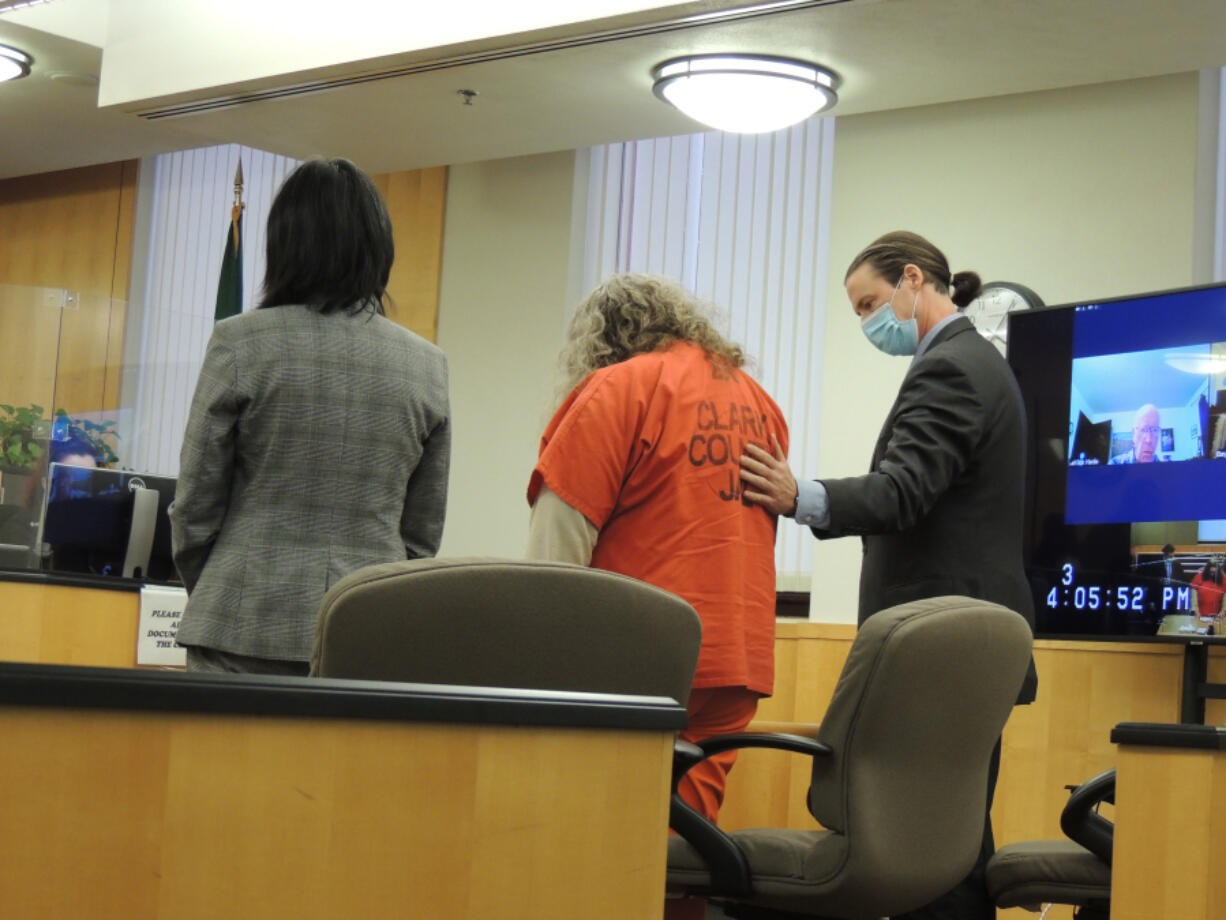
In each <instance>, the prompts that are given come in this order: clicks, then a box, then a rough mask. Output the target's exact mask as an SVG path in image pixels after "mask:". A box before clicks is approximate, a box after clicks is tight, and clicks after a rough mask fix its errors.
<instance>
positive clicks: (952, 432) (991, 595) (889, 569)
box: [813, 317, 1038, 703]
mask: <svg viewBox="0 0 1226 920" xmlns="http://www.w3.org/2000/svg"><path fill="white" fill-rule="evenodd" d="M1025 424H1026V423H1025V415H1024V411H1023V409H1022V400H1021V395H1020V393H1019V392H1018V388H1017V383H1016V381H1015V380H1014V377H1013V372H1012V371H1011V370H1010V369H1009V366H1008V364H1006V363H1005V361H1004V359H1003V358H1002V357H1001V356H1000V354H999V352H997V350H996V349H995V348H994V347H993V346H992V345H991V344H989V343H988V342H987V341H986V340H985V339H984V338H982V337H981V336H980V335H978V334H977V333H976V332H975V329H974V327H973V326H972V325H971V323H970V321H969V320H967V319H965V318H962V317H959V318H958V319H955V320H954V321H953V322H951V323H950V324H949V325H948V326H946V327H945V328H943V329H942V330H941V331H940V332H939V333H937V336H936V338H935V339H934V340H933V342H932V344H931V345H930V346H929V348H928V350H927V351H926V352H924V354H923V356H921V357H920V358H919V360H917V361H915V362H914V363H913V364H912V365H911V368H910V369H909V370H908V371H907V375H906V376H905V377H904V378H903V382H902V387H901V388H900V390H899V393H898V398H897V399H896V400H895V402H894V406H893V408H892V409H890V414H889V416H888V417H887V418H886V421H885V426H884V427H883V428H882V429H881V435H880V436H879V437H878V439H877V446H876V448H875V449H874V451H873V459H872V464H871V466H870V472H869V473H868V474H867V475H865V476H855V477H851V478H847V479H828V480H824V483H823V484H824V485H825V487H826V491H827V493H828V494H829V498H830V526H829V528H828V529H826V530H819V529H817V528H814V530H813V533H814V535H815V536H817V537H818V539H826V538H830V537H842V536H847V535H851V534H859V535H861V536H862V537H863V541H864V561H863V564H862V566H861V569H860V604H859V608H860V609H859V620H860V622H861V623H863V622H864V621H865V620H866V619H867V618H868V617H870V616H872V615H873V614H874V613H876V612H877V611H879V610H884V609H885V608H887V607H892V606H894V605H895V604H901V603H905V602H907V601H913V600H919V599H921V598H928V597H937V596H940V595H944V594H961V595H966V596H969V597H976V598H980V599H982V600H986V601H992V602H994V603H997V604H1001V605H1003V606H1005V607H1008V608H1009V609H1011V610H1016V611H1017V612H1018V613H1020V614H1021V615H1022V616H1024V617H1025V618H1026V620H1027V621H1028V622H1029V623H1030V624H1031V627H1032V628H1033V626H1034V606H1033V602H1032V600H1031V594H1030V588H1029V586H1028V584H1027V582H1026V576H1025V572H1024V571H1023V567H1022V522H1023V503H1024V500H1025V477H1024V473H1025V431H1026V429H1025ZM1037 683H1038V681H1037V677H1036V676H1035V672H1034V665H1033V663H1032V664H1031V667H1030V672H1029V674H1028V675H1027V677H1026V682H1025V684H1024V685H1023V687H1022V689H1021V694H1020V695H1019V697H1018V702H1019V703H1028V702H1031V701H1033V700H1034V697H1035V689H1036V685H1037Z"/></svg>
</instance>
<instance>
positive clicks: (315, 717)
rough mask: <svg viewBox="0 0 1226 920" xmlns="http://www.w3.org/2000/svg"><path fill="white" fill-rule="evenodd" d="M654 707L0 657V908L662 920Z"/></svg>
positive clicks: (576, 697)
mask: <svg viewBox="0 0 1226 920" xmlns="http://www.w3.org/2000/svg"><path fill="white" fill-rule="evenodd" d="M684 722H685V710H684V709H682V708H680V707H679V706H677V705H676V704H675V703H674V702H673V701H672V700H668V699H663V698H656V697H633V696H611V695H604V694H585V693H556V692H545V691H518V690H502V689H488V688H471V687H444V686H434V685H424V684H391V683H379V682H364V681H347V680H320V679H308V678H273V677H256V676H237V677H236V676H231V675H212V674H205V675H192V674H185V673H179V672H163V671H135V670H121V669H104V668H79V667H59V666H48V665H29V664H0V737H2V738H3V739H4V755H3V757H0V822H2V823H3V830H2V832H0V898H2V899H3V903H4V908H3V913H4V915H5V916H12V917H39V918H47V920H59V918H77V917H90V918H95V920H107V918H115V920H120V918H123V920H145V918H148V920H154V918H167V920H169V918H175V920H191V918H201V920H206V918H207V920H215V918H218V917H251V918H260V920H278V918H295V920H302V918H321V920H322V918H336V917H359V918H369V920H376V918H385V917H429V918H431V920H516V918H524V920H529V918H531V920H551V918H556V920H571V918H574V917H579V916H582V917H584V918H595V920H602V918H603V920H627V918H650V917H656V918H659V917H660V916H661V915H662V912H663V893H664V874H665V863H666V846H667V843H666V841H667V820H668V793H669V770H670V766H671V761H672V743H673V734H674V732H675V731H676V730H677V729H678V728H680V727H681V726H682V725H684Z"/></svg>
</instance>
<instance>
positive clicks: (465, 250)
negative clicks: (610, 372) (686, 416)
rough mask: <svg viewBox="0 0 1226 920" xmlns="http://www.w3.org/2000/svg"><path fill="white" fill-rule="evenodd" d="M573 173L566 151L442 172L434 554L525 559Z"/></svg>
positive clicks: (560, 325) (562, 297) (560, 319)
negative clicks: (445, 466)
mask: <svg viewBox="0 0 1226 920" xmlns="http://www.w3.org/2000/svg"><path fill="white" fill-rule="evenodd" d="M574 169H575V154H574V152H573V151H568V152H565V153H553V154H543V155H540V156H531V157H518V158H514V159H506V160H493V161H488V162H484V163H474V164H469V165H463V166H452V167H451V168H450V170H449V178H448V183H447V220H446V226H445V228H444V234H443V272H442V286H441V291H440V294H439V327H438V344H439V345H440V346H441V347H442V349H443V350H444V351H445V352H446V353H447V359H448V362H449V364H450V368H451V409H452V424H453V434H452V448H451V487H450V491H449V494H448V499H447V525H446V527H445V529H444V531H443V545H442V548H441V549H440V555H443V556H460V555H465V556H467V555H490V556H511V557H520V556H522V555H523V552H524V545H525V540H526V537H527V533H528V505H527V499H526V498H525V493H526V491H527V487H528V477H529V475H530V474H531V472H532V467H533V465H534V464H535V462H536V454H537V446H538V444H539V443H540V435H541V432H542V431H543V430H544V428H545V423H546V422H547V421H548V420H549V414H550V411H551V409H552V408H553V404H552V402H551V400H552V398H553V388H554V368H555V367H556V366H557V355H558V351H559V350H560V349H561V347H562V335H563V332H564V328H565V327H564V323H565V316H566V306H567V272H568V268H569V262H570V227H571V201H572V194H573V189H574V181H575V180H574Z"/></svg>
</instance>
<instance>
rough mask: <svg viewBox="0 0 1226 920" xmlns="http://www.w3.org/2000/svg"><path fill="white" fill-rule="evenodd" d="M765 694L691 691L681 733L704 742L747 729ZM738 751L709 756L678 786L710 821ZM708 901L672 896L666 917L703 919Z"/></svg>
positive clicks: (718, 689)
mask: <svg viewBox="0 0 1226 920" xmlns="http://www.w3.org/2000/svg"><path fill="white" fill-rule="evenodd" d="M759 699H761V697H760V696H759V695H758V694H756V693H754V692H752V691H750V690H746V689H745V688H744V687H707V688H702V689H695V690H692V691H690V702H689V705H688V706H687V707H686V710H687V712H688V713H689V724H688V725H687V727H686V729H685V730H684V731H683V732H681V739H682V740H683V741H701V740H702V739H703V738H711V737H713V736H715V735H731V734H734V733H736V732H740V731H744V730H745V726H747V725H748V724H749V722H750V720H752V719H753V717H754V713H756V712H757V711H758V700H759ZM736 754H737V752H736V751H727V752H726V753H723V754H716V755H715V756H714V757H708V758H707V759H706V760H704V761H703V762H702V763H700V764H698V765H697V766H695V767H694V768H693V769H691V770H690V771H689V772H688V773H687V774H686V775H685V776H684V777H682V779H681V782H680V783H679V784H678V786H677V791H678V793H679V794H680V795H681V798H682V800H683V801H684V802H685V803H686V804H687V805H690V806H691V807H693V808H695V809H697V810H698V811H700V812H701V813H702V814H703V815H704V816H705V817H706V818H707V819H708V820H710V821H714V820H715V819H716V818H717V817H718V815H719V806H720V805H721V804H722V803H723V801H724V787H725V785H726V784H727V780H728V771H729V770H731V769H732V764H733V763H734V762H735V761H736ZM706 909H707V902H706V900H705V899H703V898H670V899H669V900H667V901H665V902H664V920H703V917H705V915H706Z"/></svg>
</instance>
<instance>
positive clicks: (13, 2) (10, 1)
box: [0, 0, 51, 13]
mask: <svg viewBox="0 0 1226 920" xmlns="http://www.w3.org/2000/svg"><path fill="white" fill-rule="evenodd" d="M50 2H51V0H0V13H8V12H11V11H13V10H20V9H24V8H25V7H27V6H38V5H39V4H40V3H50Z"/></svg>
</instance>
